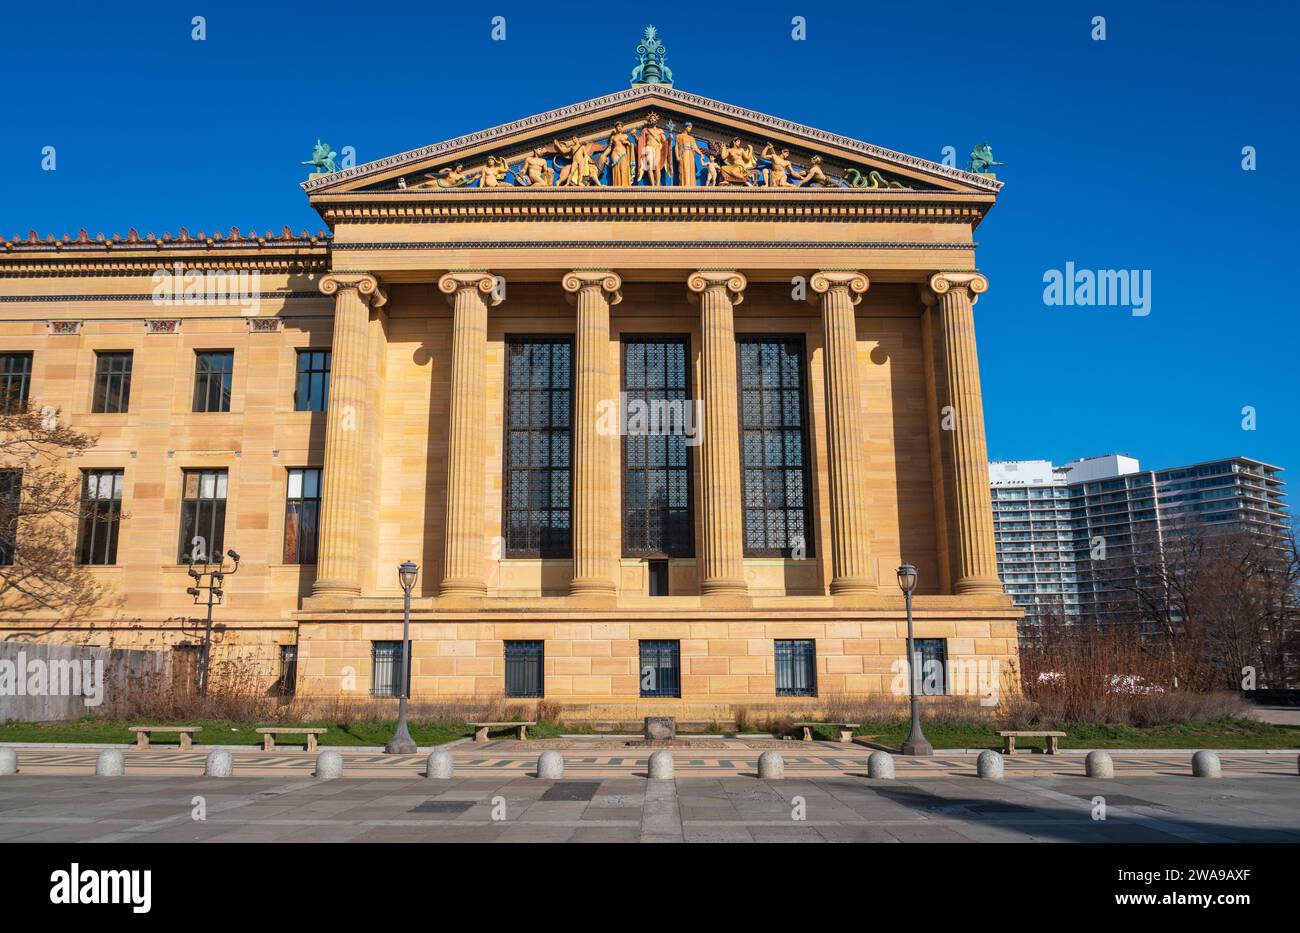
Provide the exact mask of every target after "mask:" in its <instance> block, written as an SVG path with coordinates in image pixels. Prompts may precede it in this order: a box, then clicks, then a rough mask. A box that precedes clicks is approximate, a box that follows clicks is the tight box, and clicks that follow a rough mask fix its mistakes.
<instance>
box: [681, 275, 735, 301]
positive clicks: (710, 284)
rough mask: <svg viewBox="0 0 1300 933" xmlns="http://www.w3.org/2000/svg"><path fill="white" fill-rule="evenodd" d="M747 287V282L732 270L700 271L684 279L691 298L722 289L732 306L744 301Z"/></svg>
mask: <svg viewBox="0 0 1300 933" xmlns="http://www.w3.org/2000/svg"><path fill="white" fill-rule="evenodd" d="M747 285H749V281H748V280H747V279H746V278H745V277H744V275H742V274H741V273H739V272H736V271H734V270H732V271H727V270H707V269H701V270H700V271H698V272H692V273H691V274H690V276H688V277H687V279H686V287H687V288H689V289H690V290H691V296H692V297H694V296H695V295H700V294H703V293H704V292H706V291H708V290H709V289H711V288H723V289H726V291H727V300H728V301H730V302H731V303H732V304H733V305H738V304H740V303H741V301H743V300H744V298H745V287H746V286H747Z"/></svg>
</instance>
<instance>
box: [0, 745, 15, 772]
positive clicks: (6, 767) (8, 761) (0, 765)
mask: <svg viewBox="0 0 1300 933" xmlns="http://www.w3.org/2000/svg"><path fill="white" fill-rule="evenodd" d="M17 773H18V753H17V752H16V751H14V750H13V749H12V748H0V774H17Z"/></svg>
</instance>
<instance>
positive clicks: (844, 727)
mask: <svg viewBox="0 0 1300 933" xmlns="http://www.w3.org/2000/svg"><path fill="white" fill-rule="evenodd" d="M795 725H796V726H798V727H799V728H800V729H803V740H804V741H805V742H811V741H812V737H813V733H812V731H813V727H814V726H834V727H835V728H837V729H839V730H840V741H841V742H852V741H853V730H854V729H856V728H857V727H858V726H859V725H860V723H856V722H797V723H795Z"/></svg>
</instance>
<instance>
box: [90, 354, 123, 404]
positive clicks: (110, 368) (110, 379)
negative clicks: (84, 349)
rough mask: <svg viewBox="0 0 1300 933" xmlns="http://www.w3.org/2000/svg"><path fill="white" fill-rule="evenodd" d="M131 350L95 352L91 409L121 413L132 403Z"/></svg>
mask: <svg viewBox="0 0 1300 933" xmlns="http://www.w3.org/2000/svg"><path fill="white" fill-rule="evenodd" d="M131 364H132V354H131V351H130V350H127V351H125V352H117V351H114V352H111V353H110V352H106V351H105V352H100V351H96V353H95V395H94V398H93V399H92V400H91V405H90V410H91V411H92V412H97V413H105V414H121V413H123V412H125V411H126V410H127V408H128V407H129V406H130V404H131Z"/></svg>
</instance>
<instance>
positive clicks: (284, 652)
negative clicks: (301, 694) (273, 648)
mask: <svg viewBox="0 0 1300 933" xmlns="http://www.w3.org/2000/svg"><path fill="white" fill-rule="evenodd" d="M276 692H277V693H279V694H280V696H286V697H291V696H293V695H294V694H295V693H297V692H298V646H297V645H281V646H280V680H279V682H278V683H277V684H276Z"/></svg>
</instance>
